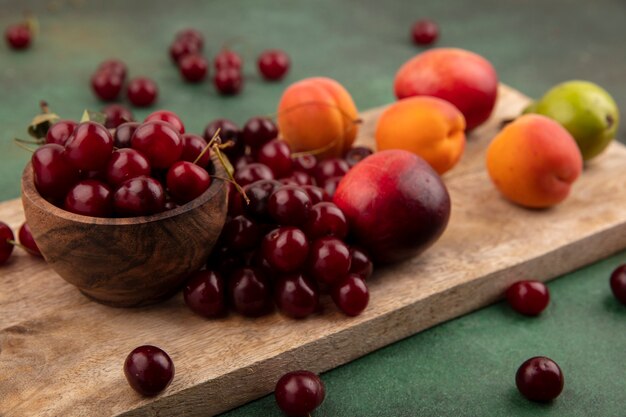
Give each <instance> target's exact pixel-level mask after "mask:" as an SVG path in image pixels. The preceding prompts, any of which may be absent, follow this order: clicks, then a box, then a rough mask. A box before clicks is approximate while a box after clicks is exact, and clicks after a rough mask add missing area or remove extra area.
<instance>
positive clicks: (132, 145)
mask: <svg viewBox="0 0 626 417" xmlns="http://www.w3.org/2000/svg"><path fill="white" fill-rule="evenodd" d="M216 137H217V135H216ZM42 141H44V142H45V144H43V145H42V146H40V147H39V148H38V149H37V150H36V151H35V152H34V153H33V156H32V159H31V162H30V163H28V165H27V166H26V168H25V170H24V174H23V176H22V202H23V205H24V212H25V215H26V219H27V222H28V224H29V225H30V228H31V231H32V234H33V236H34V238H35V240H36V242H37V244H38V246H39V248H40V250H41V253H42V254H43V256H44V258H45V259H46V261H47V262H48V263H49V265H50V266H51V267H52V269H54V270H55V271H56V272H57V273H58V274H59V275H60V276H61V277H62V278H64V279H65V280H66V281H68V282H69V283H71V284H73V285H75V286H76V287H78V289H79V290H80V291H81V292H83V293H84V294H85V295H87V296H88V297H90V298H92V299H95V300H96V301H98V302H101V303H104V304H108V305H113V306H121V307H130V306H139V305H146V304H151V303H154V302H157V301H160V300H162V299H164V298H167V297H168V296H170V295H172V294H173V293H174V292H176V291H177V290H178V289H180V287H181V286H182V285H183V283H184V281H185V280H186V279H187V277H188V276H189V274H191V273H192V272H194V271H196V270H198V269H200V268H201V267H202V266H203V265H204V263H205V262H206V259H207V257H208V256H209V254H210V252H211V249H212V248H213V246H214V244H215V243H216V241H217V239H218V236H219V234H220V231H221V230H222V226H223V225H224V222H225V220H226V213H227V200H228V197H227V195H228V187H227V183H226V182H225V181H224V179H225V178H226V177H227V175H228V174H227V172H226V169H225V168H224V166H223V165H222V164H220V163H219V155H217V154H216V152H214V150H215V149H216V148H215V147H211V144H210V143H207V140H205V139H204V138H203V137H201V136H198V135H194V134H189V133H185V128H184V125H183V123H182V122H181V120H180V118H179V117H178V116H177V115H176V114H174V113H172V112H169V111H165V110H160V111H156V112H154V113H152V114H151V115H149V116H148V117H147V118H146V120H144V122H143V123H136V122H127V123H123V124H120V125H119V126H117V127H116V128H115V129H111V130H109V129H107V128H106V127H105V126H104V125H103V124H100V123H97V122H94V121H83V122H81V123H77V122H74V121H71V120H58V121H56V122H55V123H54V124H52V125H51V126H49V128H48V129H47V133H46V134H45V137H44V138H42Z"/></svg>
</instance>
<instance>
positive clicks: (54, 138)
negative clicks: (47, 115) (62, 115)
mask: <svg viewBox="0 0 626 417" xmlns="http://www.w3.org/2000/svg"><path fill="white" fill-rule="evenodd" d="M76 126H78V123H76V122H75V121H73V120H59V121H58V122H56V123H55V124H53V125H52V126H50V129H48V132H47V133H46V143H55V144H57V145H61V146H65V143H66V142H67V140H68V139H69V137H70V136H72V133H74V129H76Z"/></svg>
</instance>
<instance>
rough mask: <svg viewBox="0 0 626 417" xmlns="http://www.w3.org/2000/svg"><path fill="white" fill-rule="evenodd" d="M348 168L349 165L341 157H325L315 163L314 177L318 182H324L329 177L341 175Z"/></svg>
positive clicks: (344, 173)
mask: <svg viewBox="0 0 626 417" xmlns="http://www.w3.org/2000/svg"><path fill="white" fill-rule="evenodd" d="M349 169H350V166H349V165H348V163H347V162H346V161H344V160H343V159H339V158H331V159H325V160H323V161H320V163H319V164H317V167H316V168H315V179H316V180H317V183H318V184H324V183H325V182H326V181H327V180H328V179H330V178H334V177H343V176H344V175H346V172H348V170H349Z"/></svg>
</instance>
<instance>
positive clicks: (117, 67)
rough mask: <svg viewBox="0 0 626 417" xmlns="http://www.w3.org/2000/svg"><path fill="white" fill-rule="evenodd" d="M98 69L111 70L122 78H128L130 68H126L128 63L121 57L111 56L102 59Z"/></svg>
mask: <svg viewBox="0 0 626 417" xmlns="http://www.w3.org/2000/svg"><path fill="white" fill-rule="evenodd" d="M97 71H110V72H113V73H116V74H118V75H119V76H120V77H122V80H124V79H126V73H127V72H128V69H127V68H126V64H125V63H124V62H123V61H120V60H119V59H115V58H111V59H107V60H106V61H102V62H101V63H100V65H98V70H97Z"/></svg>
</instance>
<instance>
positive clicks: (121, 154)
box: [106, 148, 151, 187]
mask: <svg viewBox="0 0 626 417" xmlns="http://www.w3.org/2000/svg"><path fill="white" fill-rule="evenodd" d="M150 171H151V168H150V162H148V159H146V157H145V156H143V155H142V154H141V153H140V152H138V151H136V150H134V149H128V148H123V149H118V150H117V151H114V152H113V155H112V156H111V159H110V160H109V164H108V165H107V168H106V179H107V182H108V183H109V184H111V185H112V186H114V187H119V186H120V185H122V183H123V182H125V181H127V180H129V179H131V178H137V177H142V176H149V175H150Z"/></svg>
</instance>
